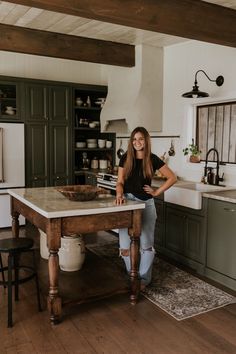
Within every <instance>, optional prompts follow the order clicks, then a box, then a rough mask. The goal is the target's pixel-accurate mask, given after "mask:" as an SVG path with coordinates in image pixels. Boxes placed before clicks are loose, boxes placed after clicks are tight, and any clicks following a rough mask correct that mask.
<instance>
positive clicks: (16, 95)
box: [0, 77, 22, 122]
mask: <svg viewBox="0 0 236 354" xmlns="http://www.w3.org/2000/svg"><path fill="white" fill-rule="evenodd" d="M21 92H22V83H21V82H19V81H13V80H11V79H10V78H2V77H0V121H1V122H18V121H21V116H22V112H21V110H22V100H21Z"/></svg>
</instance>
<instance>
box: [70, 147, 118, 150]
mask: <svg viewBox="0 0 236 354" xmlns="http://www.w3.org/2000/svg"><path fill="white" fill-rule="evenodd" d="M113 149H114V148H113V147H111V148H106V147H105V148H75V150H76V151H112V150H113Z"/></svg>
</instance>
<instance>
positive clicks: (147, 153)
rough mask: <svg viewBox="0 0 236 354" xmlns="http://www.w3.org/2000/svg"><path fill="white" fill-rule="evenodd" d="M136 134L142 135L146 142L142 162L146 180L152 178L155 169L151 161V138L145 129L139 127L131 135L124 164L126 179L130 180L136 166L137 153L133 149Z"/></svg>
mask: <svg viewBox="0 0 236 354" xmlns="http://www.w3.org/2000/svg"><path fill="white" fill-rule="evenodd" d="M136 133H141V134H142V135H143V137H144V141H145V146H144V156H143V160H142V167H143V176H144V178H152V176H153V167H152V161H151V138H150V135H149V133H148V131H147V130H146V129H145V128H144V127H137V128H135V129H134V130H133V131H132V133H131V136H130V139H129V144H128V149H127V158H126V161H125V164H124V169H125V178H128V176H129V175H130V174H131V172H132V170H133V168H134V164H135V158H136V155H135V154H136V152H135V150H134V147H133V140H134V136H135V134H136Z"/></svg>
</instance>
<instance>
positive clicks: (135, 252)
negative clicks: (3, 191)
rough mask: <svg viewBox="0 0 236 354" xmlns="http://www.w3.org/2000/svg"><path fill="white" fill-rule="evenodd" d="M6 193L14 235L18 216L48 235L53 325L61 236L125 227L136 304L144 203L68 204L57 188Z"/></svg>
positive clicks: (57, 316)
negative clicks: (9, 200) (127, 234)
mask: <svg viewBox="0 0 236 354" xmlns="http://www.w3.org/2000/svg"><path fill="white" fill-rule="evenodd" d="M8 193H9V194H10V196H11V213H12V232H13V236H14V237H18V236H19V215H20V214H21V215H23V216H24V217H25V218H26V219H27V220H28V221H29V222H30V223H32V224H33V225H35V226H36V227H38V228H40V229H41V230H43V231H44V232H45V233H46V234H47V245H48V249H49V261H48V279H49V290H48V310H49V312H50V320H51V322H52V323H53V324H56V323H58V322H60V320H61V315H62V299H61V296H60V289H59V258H58V250H59V248H60V247H61V237H62V235H71V234H75V233H81V234H86V233H91V232H96V231H100V230H110V229H120V228H128V229H129V235H130V238H131V246H130V258H131V273H130V281H131V295H130V300H131V303H132V304H135V303H136V302H137V298H138V294H139V289H140V283H139V279H138V266H139V237H140V233H141V216H142V209H144V208H145V204H144V203H139V202H134V201H127V202H126V203H125V204H122V205H115V203H114V201H115V200H114V197H112V196H110V197H101V198H100V197H99V198H97V199H95V200H92V201H87V202H78V201H70V200H68V199H66V198H65V197H64V196H62V195H61V194H60V193H59V192H58V191H57V188H56V187H45V188H44V187H43V188H18V189H9V190H8ZM71 291H73V288H72V289H71Z"/></svg>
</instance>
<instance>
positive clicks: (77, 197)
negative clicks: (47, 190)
mask: <svg viewBox="0 0 236 354" xmlns="http://www.w3.org/2000/svg"><path fill="white" fill-rule="evenodd" d="M57 191H58V192H60V193H61V194H63V195H64V197H66V198H67V199H69V200H73V201H80V202H85V201H88V200H93V199H95V198H96V197H97V196H98V195H102V194H106V195H107V194H110V191H109V190H107V189H104V188H100V187H96V186H91V185H87V184H85V185H74V186H63V187H58V188H57Z"/></svg>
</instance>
